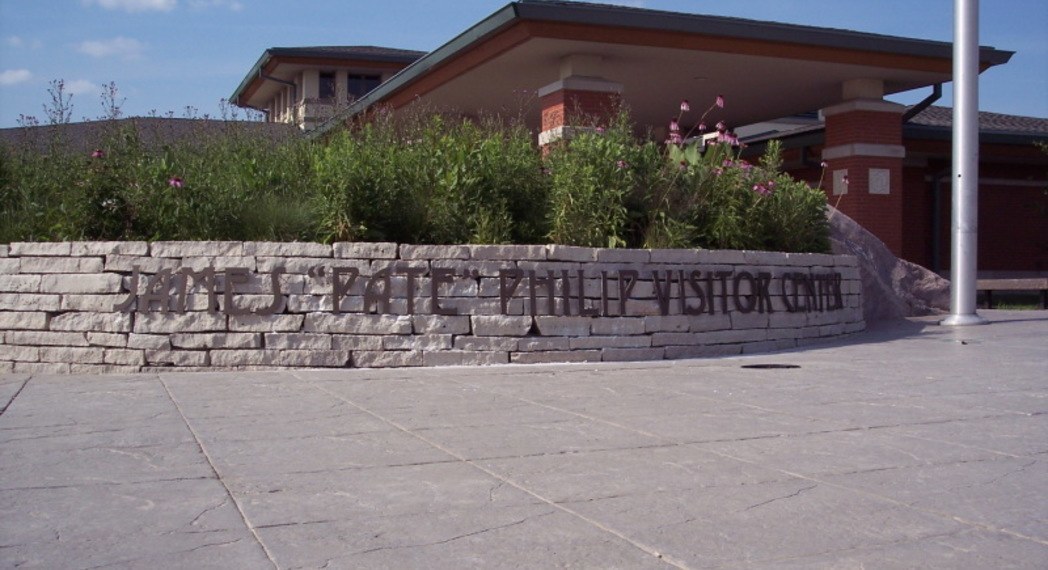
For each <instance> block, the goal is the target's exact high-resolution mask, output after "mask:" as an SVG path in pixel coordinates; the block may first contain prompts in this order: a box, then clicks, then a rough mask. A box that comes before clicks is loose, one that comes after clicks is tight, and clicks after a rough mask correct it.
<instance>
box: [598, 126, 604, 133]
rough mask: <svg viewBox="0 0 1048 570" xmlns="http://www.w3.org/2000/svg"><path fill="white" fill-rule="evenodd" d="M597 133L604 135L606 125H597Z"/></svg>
mask: <svg viewBox="0 0 1048 570" xmlns="http://www.w3.org/2000/svg"><path fill="white" fill-rule="evenodd" d="M597 134H598V135H603V134H604V127H597Z"/></svg>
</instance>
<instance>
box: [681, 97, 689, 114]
mask: <svg viewBox="0 0 1048 570" xmlns="http://www.w3.org/2000/svg"><path fill="white" fill-rule="evenodd" d="M690 110H691V104H689V103H688V100H687V99H684V100H683V101H681V102H680V112H681V113H687V112H688V111H690Z"/></svg>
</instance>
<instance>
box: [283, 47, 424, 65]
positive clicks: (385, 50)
mask: <svg viewBox="0 0 1048 570" xmlns="http://www.w3.org/2000/svg"><path fill="white" fill-rule="evenodd" d="M266 53H268V54H270V55H271V56H278V55H279V56H290V57H322V58H344V59H350V60H352V59H368V60H373V61H393V62H398V63H411V62H413V61H415V60H417V59H418V58H420V57H422V56H424V55H426V52H424V51H417V50H410V49H398V48H389V47H380V46H311V47H271V48H269V49H267V50H266Z"/></svg>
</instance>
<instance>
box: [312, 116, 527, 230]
mask: <svg viewBox="0 0 1048 570" xmlns="http://www.w3.org/2000/svg"><path fill="white" fill-rule="evenodd" d="M540 166H541V164H540V159H539V154H538V153H537V152H536V151H535V148H534V145H533V143H532V142H531V135H530V133H529V132H528V131H527V130H526V129H524V128H523V127H522V126H520V125H505V124H502V123H500V122H498V121H495V120H493V119H489V120H485V121H482V122H480V123H475V122H470V121H465V120H458V119H451V118H448V117H444V116H441V115H430V116H428V117H427V116H419V115H413V116H409V117H407V118H406V119H401V120H399V121H398V120H397V119H395V118H394V116H393V115H392V114H390V113H378V114H377V115H375V116H373V117H371V118H370V120H369V121H367V122H366V123H364V124H363V125H362V126H360V127H358V128H356V129H353V130H350V131H347V132H343V133H340V134H339V135H336V136H335V137H334V138H333V139H332V140H331V141H329V142H328V144H327V145H326V147H325V148H323V149H319V150H318V151H317V153H316V159H315V161H314V170H315V172H316V175H317V183H318V189H319V192H320V197H321V202H322V204H323V211H324V212H325V214H324V217H323V221H322V228H323V234H324V235H325V236H326V237H327V238H328V239H332V240H344V239H364V240H388V241H401V242H414V243H510V242H517V243H523V242H531V241H536V240H538V239H540V238H541V237H542V235H543V233H544V226H543V224H544V218H543V216H542V212H543V204H544V202H545V194H546V191H545V184H544V181H543V180H542V178H541V174H540Z"/></svg>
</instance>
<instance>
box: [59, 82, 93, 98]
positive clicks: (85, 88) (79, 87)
mask: <svg viewBox="0 0 1048 570" xmlns="http://www.w3.org/2000/svg"><path fill="white" fill-rule="evenodd" d="M64 88H65V92H66V93H69V94H70V95H92V94H95V93H98V91H99V87H98V86H97V85H95V84H94V83H91V82H90V81H88V80H86V79H74V80H72V81H66V82H65V86H64Z"/></svg>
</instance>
